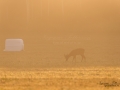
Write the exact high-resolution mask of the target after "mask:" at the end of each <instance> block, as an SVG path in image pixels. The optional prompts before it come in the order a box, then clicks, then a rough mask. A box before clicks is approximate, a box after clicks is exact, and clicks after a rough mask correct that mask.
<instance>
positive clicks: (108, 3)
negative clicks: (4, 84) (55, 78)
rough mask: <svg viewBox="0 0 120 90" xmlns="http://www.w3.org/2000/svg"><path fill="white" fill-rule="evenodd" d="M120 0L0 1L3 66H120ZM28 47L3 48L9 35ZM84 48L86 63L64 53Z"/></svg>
mask: <svg viewBox="0 0 120 90" xmlns="http://www.w3.org/2000/svg"><path fill="white" fill-rule="evenodd" d="M119 33H120V1H119V0H114V1H113V0H0V67H20V68H22V67H23V68H24V67H32V68H34V67H79V66H119V65H120V35H119ZM7 38H21V39H23V40H24V44H25V50H24V51H22V52H4V51H3V50H4V48H5V47H4V45H5V39H7ZM76 48H84V49H85V56H86V61H84V62H81V57H80V56H77V63H75V62H74V63H73V62H72V57H71V58H70V59H69V60H68V61H67V62H66V61H65V58H64V54H68V53H69V52H70V51H71V50H74V49H76Z"/></svg>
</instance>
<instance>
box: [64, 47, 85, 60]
mask: <svg viewBox="0 0 120 90" xmlns="http://www.w3.org/2000/svg"><path fill="white" fill-rule="evenodd" d="M84 52H85V50H84V49H82V48H78V49H75V50H72V51H71V52H70V53H69V54H67V55H64V56H65V59H66V61H67V60H68V59H69V58H70V57H71V56H73V60H76V56H77V55H81V57H82V60H83V59H85V56H84Z"/></svg>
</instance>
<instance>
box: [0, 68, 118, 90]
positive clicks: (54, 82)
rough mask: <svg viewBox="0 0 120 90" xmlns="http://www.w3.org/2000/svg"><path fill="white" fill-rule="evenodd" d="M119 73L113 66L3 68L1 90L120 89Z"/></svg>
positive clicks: (0, 76)
mask: <svg viewBox="0 0 120 90" xmlns="http://www.w3.org/2000/svg"><path fill="white" fill-rule="evenodd" d="M119 72H120V68H113V67H89V68H86V67H83V68H41V69H37V68H36V69H1V70H0V90H100V89H102V90H118V89H119V88H120V87H119V84H120V80H119V77H120V73H119ZM113 82H116V83H115V84H114V83H113ZM106 83H107V84H106Z"/></svg>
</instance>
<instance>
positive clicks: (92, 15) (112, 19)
mask: <svg viewBox="0 0 120 90" xmlns="http://www.w3.org/2000/svg"><path fill="white" fill-rule="evenodd" d="M0 4H1V5H0V6H1V7H0V13H1V14H0V28H1V30H6V31H16V30H18V31H21V30H23V31H26V30H32V31H33V29H34V30H43V31H46V32H48V31H49V30H53V31H55V32H56V31H66V32H68V31H69V32H72V31H73V30H74V31H73V32H75V31H78V30H82V31H101V30H102V31H109V30H110V31H111V30H119V29H120V27H119V23H120V1H119V0H114V1H113V0H63V1H62V0H19V1H16V0H0Z"/></svg>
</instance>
